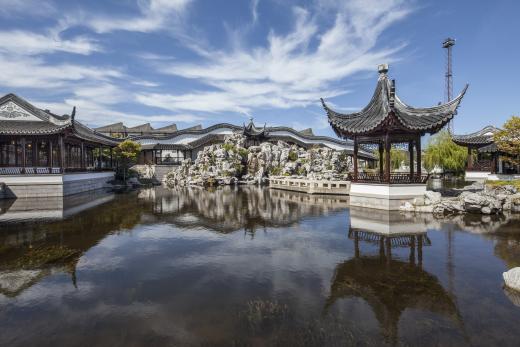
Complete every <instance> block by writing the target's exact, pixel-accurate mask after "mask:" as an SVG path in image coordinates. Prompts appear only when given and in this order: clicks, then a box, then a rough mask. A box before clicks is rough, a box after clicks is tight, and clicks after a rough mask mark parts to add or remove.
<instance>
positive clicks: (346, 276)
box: [326, 209, 461, 345]
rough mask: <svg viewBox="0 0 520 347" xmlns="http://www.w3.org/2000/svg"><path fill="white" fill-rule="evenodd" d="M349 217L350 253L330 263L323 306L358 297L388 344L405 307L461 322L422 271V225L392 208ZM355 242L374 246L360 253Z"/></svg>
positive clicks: (442, 291)
mask: <svg viewBox="0 0 520 347" xmlns="http://www.w3.org/2000/svg"><path fill="white" fill-rule="evenodd" d="M350 221H351V228H350V230H349V233H348V237H349V239H351V240H352V241H353V242H354V249H355V253H354V257H353V258H351V259H349V260H346V261H344V262H342V263H340V264H338V265H337V266H336V269H335V271H334V276H333V278H332V281H331V288H330V295H329V297H328V299H327V301H326V309H328V308H329V307H330V306H332V305H334V303H335V302H336V301H337V300H339V299H344V298H349V297H359V298H362V299H363V300H365V301H366V302H367V303H368V304H369V305H370V307H371V308H372V310H373V312H374V314H375V317H376V319H377V321H378V322H379V326H380V330H381V334H382V336H384V338H385V340H386V341H387V342H388V343H390V344H392V345H395V344H397V342H398V337H399V331H398V330H399V329H398V326H399V321H400V318H401V315H402V314H403V312H404V311H405V310H408V309H420V310H424V311H428V312H432V313H437V314H441V315H444V316H447V317H449V318H451V319H452V320H454V321H455V322H456V323H459V324H461V317H460V314H459V312H458V309H457V306H456V303H455V301H454V300H453V298H452V296H451V295H450V294H449V293H448V292H447V291H446V290H445V289H444V287H443V286H442V285H441V284H440V282H439V280H438V279H437V277H435V276H434V275H432V274H430V273H428V272H427V271H425V270H424V269H423V247H428V246H431V245H432V242H431V240H430V238H429V237H428V233H427V231H426V228H425V225H424V224H423V223H421V222H418V221H417V220H416V219H415V218H410V217H409V216H408V217H406V216H405V215H403V214H399V213H395V212H388V211H372V212H371V213H367V210H364V209H351V219H350ZM361 243H366V244H369V245H371V246H373V247H375V248H376V249H377V254H362V251H361ZM395 249H405V250H408V259H407V261H404V260H401V259H394V257H395V256H394V257H393V255H392V253H393V250H395Z"/></svg>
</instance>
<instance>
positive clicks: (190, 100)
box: [138, 0, 412, 113]
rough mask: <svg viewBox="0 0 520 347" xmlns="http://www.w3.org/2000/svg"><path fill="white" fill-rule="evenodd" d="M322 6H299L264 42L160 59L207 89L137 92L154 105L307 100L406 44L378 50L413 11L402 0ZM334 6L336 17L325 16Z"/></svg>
mask: <svg viewBox="0 0 520 347" xmlns="http://www.w3.org/2000/svg"><path fill="white" fill-rule="evenodd" d="M318 5H319V6H318ZM318 7H319V8H320V10H319V11H318V10H316V11H315V12H311V11H310V10H309V9H304V8H301V7H294V8H293V18H294V25H293V28H292V29H291V30H290V31H289V32H288V33H286V34H283V35H282V34H276V33H275V32H274V31H273V30H271V31H270V33H269V35H268V37H267V45H266V46H258V45H253V46H249V47H243V46H240V45H238V46H234V49H233V50H232V51H227V50H211V49H210V48H206V49H205V52H206V53H205V54H204V55H203V60H202V62H197V63H190V62H188V63H183V62H174V63H168V62H166V63H163V64H161V63H159V64H157V66H159V71H160V72H161V73H164V74H170V75H174V76H180V77H182V78H185V79H190V80H196V81H197V82H199V83H202V84H204V85H205V86H206V88H202V89H201V90H198V91H194V92H190V93H185V94H173V93H171V94H156V93H142V94H140V95H139V96H138V99H139V100H140V101H141V102H143V103H146V104H147V105H149V106H157V107H161V108H169V109H179V110H203V111H207V112H225V111H229V112H239V113H248V112H251V111H252V110H253V109H255V108H291V107H305V106H308V105H311V104H314V103H316V102H317V100H318V99H319V97H321V96H324V97H334V96H337V95H341V94H344V93H346V92H348V91H347V90H346V89H345V88H344V87H343V86H342V85H341V81H342V80H343V79H345V78H346V77H349V76H352V75H354V74H356V73H358V72H362V71H367V70H373V69H375V66H376V65H377V64H378V63H381V62H383V61H390V60H392V59H393V56H394V54H395V53H396V52H397V51H398V50H399V49H400V48H402V46H399V45H398V46H392V47H390V46H389V47H383V48H379V49H376V47H375V46H376V42H377V39H378V38H379V36H380V35H381V33H382V32H383V31H384V30H385V29H387V28H388V27H389V26H391V25H392V24H394V23H395V22H397V21H399V20H401V19H403V18H405V17H406V16H407V15H408V14H409V13H410V12H411V10H412V9H411V7H410V6H408V3H407V2H406V1H401V0H393V1H376V0H372V1H371V4H366V2H365V1H352V2H345V4H343V3H342V4H340V5H338V4H335V3H334V2H331V1H324V2H319V4H317V8H318ZM331 13H334V14H335V17H333V18H334V20H333V21H332V23H330V21H327V20H324V19H323V18H324V17H325V18H330V15H331ZM325 14H326V15H325Z"/></svg>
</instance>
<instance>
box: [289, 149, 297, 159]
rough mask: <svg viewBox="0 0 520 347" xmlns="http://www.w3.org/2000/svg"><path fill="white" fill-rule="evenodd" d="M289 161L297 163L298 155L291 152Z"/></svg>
mask: <svg viewBox="0 0 520 347" xmlns="http://www.w3.org/2000/svg"><path fill="white" fill-rule="evenodd" d="M289 160H290V161H296V160H298V153H296V152H294V151H290V152H289Z"/></svg>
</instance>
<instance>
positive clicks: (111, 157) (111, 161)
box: [110, 147, 114, 169]
mask: <svg viewBox="0 0 520 347" xmlns="http://www.w3.org/2000/svg"><path fill="white" fill-rule="evenodd" d="M113 150H114V149H113V148H112V147H110V168H111V169H113V168H114V162H113Z"/></svg>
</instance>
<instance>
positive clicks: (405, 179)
mask: <svg viewBox="0 0 520 347" xmlns="http://www.w3.org/2000/svg"><path fill="white" fill-rule="evenodd" d="M429 177H430V175H419V174H409V173H391V174H390V177H389V178H388V179H387V178H386V177H385V175H381V174H379V173H369V172H358V175H357V178H356V177H353V181H354V182H359V183H392V184H418V183H421V184H423V183H426V181H427V180H428V178H429Z"/></svg>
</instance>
